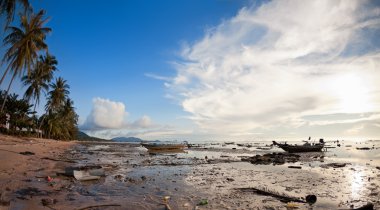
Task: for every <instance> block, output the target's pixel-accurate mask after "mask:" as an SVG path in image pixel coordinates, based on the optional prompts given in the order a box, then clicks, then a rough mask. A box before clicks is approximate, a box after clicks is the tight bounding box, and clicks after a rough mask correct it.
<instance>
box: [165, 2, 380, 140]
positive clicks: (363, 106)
mask: <svg viewBox="0 0 380 210" xmlns="http://www.w3.org/2000/svg"><path fill="white" fill-rule="evenodd" d="M370 4H371V2H367V1H338V0H337V1H329V0H324V1H323V0H322V1H300V0H299V1H292V0H290V1H271V2H269V3H267V4H264V5H262V6H261V7H259V8H243V9H241V10H240V11H239V13H238V14H237V15H236V16H235V17H233V18H231V19H230V20H227V21H224V22H223V23H221V24H220V25H218V26H216V27H215V28H212V29H210V30H209V31H207V32H206V34H205V36H204V38H203V39H201V40H199V41H197V42H195V43H193V44H192V45H188V46H187V47H185V48H184V49H183V51H182V57H183V59H184V60H186V61H185V62H177V63H176V65H175V67H176V69H177V76H176V77H174V78H173V79H172V80H171V82H167V83H166V86H167V87H168V88H170V90H171V91H172V92H175V93H176V97H177V98H178V99H179V100H180V101H181V105H182V107H183V109H184V110H185V111H186V112H188V113H189V114H190V116H189V118H190V119H192V120H193V121H194V122H195V123H196V124H197V125H198V126H199V127H200V128H201V129H203V130H205V131H209V132H213V133H221V132H223V133H226V134H232V135H234V134H237V133H252V132H255V131H256V130H260V132H261V131H262V130H264V131H267V133H270V132H271V131H272V130H273V129H274V128H276V129H281V128H289V127H293V128H297V127H300V126H303V125H305V124H307V123H308V121H306V120H305V119H304V118H303V117H304V116H308V115H324V114H334V113H361V112H363V113H364V112H379V111H380V86H379V85H377V81H379V79H380V72H379V69H380V52H379V48H380V46H379V45H380V44H379V43H378V41H377V43H375V42H376V40H374V39H373V38H372V39H371V37H368V36H367V34H371V33H372V34H379V31H380V29H379V28H380V14H379V11H380V9H379V7H378V6H376V5H370ZM375 37H376V36H375ZM368 44H369V45H372V46H371V47H372V50H371V49H370V48H369V49H365V50H363V48H364V47H363V46H367V45H368ZM376 44H377V46H376ZM170 95H171V96H172V95H173V94H170ZM355 122H356V121H355ZM285 131H286V132H287V133H289V132H290V131H289V129H284V132H285Z"/></svg>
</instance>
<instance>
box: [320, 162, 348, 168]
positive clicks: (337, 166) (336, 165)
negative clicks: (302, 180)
mask: <svg viewBox="0 0 380 210" xmlns="http://www.w3.org/2000/svg"><path fill="white" fill-rule="evenodd" d="M346 165H347V163H329V164H325V165H321V168H343V167H345V166H346Z"/></svg>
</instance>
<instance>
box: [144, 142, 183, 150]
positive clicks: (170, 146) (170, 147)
mask: <svg viewBox="0 0 380 210" xmlns="http://www.w3.org/2000/svg"><path fill="white" fill-rule="evenodd" d="M141 145H142V146H143V147H145V148H147V149H148V151H154V152H156V151H181V150H184V149H185V147H186V145H185V144H174V143H173V144H171V143H169V144H164V143H141Z"/></svg>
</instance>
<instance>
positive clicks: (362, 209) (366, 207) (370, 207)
mask: <svg viewBox="0 0 380 210" xmlns="http://www.w3.org/2000/svg"><path fill="white" fill-rule="evenodd" d="M373 207H374V205H373V203H370V202H368V203H367V204H366V205H364V206H362V207H359V208H356V209H354V210H373V209H374V208H373Z"/></svg>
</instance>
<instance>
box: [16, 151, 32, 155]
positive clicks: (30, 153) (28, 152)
mask: <svg viewBox="0 0 380 210" xmlns="http://www.w3.org/2000/svg"><path fill="white" fill-rule="evenodd" d="M19 154H21V155H35V153H34V152H30V151H25V152H19Z"/></svg>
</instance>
